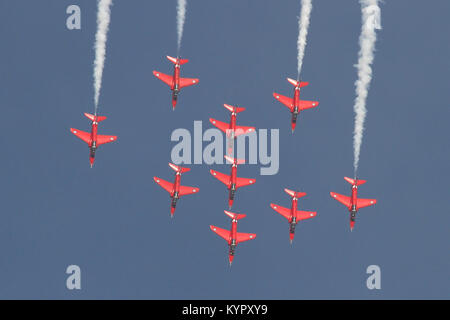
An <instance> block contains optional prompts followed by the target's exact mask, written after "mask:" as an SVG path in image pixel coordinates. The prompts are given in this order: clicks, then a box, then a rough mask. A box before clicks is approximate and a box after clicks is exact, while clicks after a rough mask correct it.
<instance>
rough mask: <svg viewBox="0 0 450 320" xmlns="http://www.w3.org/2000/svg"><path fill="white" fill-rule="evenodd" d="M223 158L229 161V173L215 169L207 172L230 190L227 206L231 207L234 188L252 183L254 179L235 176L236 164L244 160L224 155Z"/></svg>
mask: <svg viewBox="0 0 450 320" xmlns="http://www.w3.org/2000/svg"><path fill="white" fill-rule="evenodd" d="M225 159H226V160H227V161H228V162H230V163H231V173H230V175H226V174H224V173H221V172H218V171H215V170H209V172H211V174H212V175H213V177H214V178H216V179H217V180H219V181H220V182H222V183H223V184H225V185H226V186H227V189H228V190H229V191H230V192H229V195H228V206H229V208H230V209H231V207H232V206H233V201H234V195H235V193H236V190H237V189H238V188H240V187H245V186H248V185H250V184H254V183H255V179H249V178H239V177H238V176H237V166H238V165H239V164H243V163H245V160H242V159H233V158H231V157H229V156H225Z"/></svg>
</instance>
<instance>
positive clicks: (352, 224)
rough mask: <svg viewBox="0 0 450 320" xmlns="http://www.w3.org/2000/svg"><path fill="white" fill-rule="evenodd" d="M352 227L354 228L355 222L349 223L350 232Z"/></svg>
mask: <svg viewBox="0 0 450 320" xmlns="http://www.w3.org/2000/svg"><path fill="white" fill-rule="evenodd" d="M354 227H355V221H350V231H353V228H354Z"/></svg>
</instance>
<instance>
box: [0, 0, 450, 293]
mask: <svg viewBox="0 0 450 320" xmlns="http://www.w3.org/2000/svg"><path fill="white" fill-rule="evenodd" d="M299 2H300V1H250V0H248V1H228V2H220V1H188V9H187V16H186V23H185V28H184V35H183V42H182V48H181V54H182V56H183V57H185V58H188V59H190V62H189V63H188V64H186V65H184V66H183V67H182V75H183V76H185V77H198V78H199V79H200V83H199V85H198V86H194V87H190V88H186V89H184V90H183V91H182V92H181V94H180V99H179V103H178V106H177V109H176V111H175V112H173V111H172V108H171V103H170V92H169V90H168V88H167V86H166V85H164V84H163V83H161V82H160V81H158V80H157V79H156V78H154V76H153V75H152V71H153V70H155V69H156V70H159V71H161V72H165V73H169V74H170V73H171V72H172V65H171V64H170V63H169V62H168V61H167V60H165V58H164V56H165V55H176V41H177V40H176V9H175V6H176V2H175V1H143V0H139V1H138V0H136V1H124V0H116V1H114V5H113V7H112V15H111V24H110V32H109V38H108V43H107V50H106V63H105V69H104V73H103V87H102V91H101V94H100V107H99V111H100V114H102V115H105V116H107V117H108V119H107V120H106V121H104V122H102V123H101V124H100V129H99V130H100V133H101V134H114V135H117V136H118V140H117V142H114V143H112V144H109V145H105V146H102V147H101V148H100V149H99V150H98V153H97V160H96V163H95V167H94V168H93V169H90V168H89V161H88V149H87V147H86V145H85V144H83V143H82V142H81V141H80V140H78V139H76V138H75V137H74V136H73V135H71V134H70V132H69V128H70V127H75V128H78V129H81V130H89V121H88V120H87V119H86V118H84V116H83V115H82V114H83V112H92V111H93V109H94V106H93V95H94V90H93V80H92V65H93V61H94V50H93V45H94V36H95V31H96V4H95V2H94V1H87V0H84V1H82V0H74V1H49V0H45V1H39V2H37V1H23V0H21V1H3V2H2V3H1V4H0V38H1V39H2V43H3V46H2V50H1V51H0V57H1V63H0V101H1V105H2V117H0V133H1V134H0V143H1V146H2V151H3V157H2V158H1V159H2V160H0V161H1V166H0V177H1V178H2V179H1V180H2V183H0V188H1V189H0V190H1V194H2V201H1V207H2V210H1V213H0V251H1V252H2V255H1V256H0V270H1V272H0V298H3V299H5V298H61V299H78V298H86V299H92V298H137V299H310V298H325V299H329V298H338V299H342V298H351V299H355V298H361V299H379V298H384V299H393V298H414V299H415V298H448V297H449V295H448V287H449V286H450V281H449V279H450V277H449V267H450V257H449V250H448V249H449V233H448V226H449V223H450V216H449V214H448V204H449V203H448V196H449V195H448V170H449V165H448V164H449V163H450V149H449V147H450V145H449V142H448V141H449V140H448V136H449V135H448V134H449V130H448V128H449V126H448V119H449V117H450V109H449V108H448V101H449V99H450V90H449V88H450V81H449V78H448V71H449V67H450V64H449V62H448V58H447V57H449V56H450V42H449V41H447V40H445V36H443V35H445V34H446V32H445V30H448V29H449V28H450V20H449V19H448V12H449V10H450V3H449V2H448V1H444V0H441V1H439V0H435V1H431V2H430V3H427V5H426V6H425V5H424V4H423V2H422V1H406V0H401V1H389V2H388V1H385V2H384V3H382V4H381V22H382V26H383V29H382V30H380V31H378V32H377V33H378V40H377V43H376V54H375V61H374V65H373V72H374V76H373V80H372V83H371V88H370V92H369V96H368V100H367V108H368V114H367V118H366V130H365V134H364V138H363V145H362V149H361V158H360V166H359V175H360V177H361V178H362V179H367V180H368V182H367V183H366V184H365V185H364V186H362V187H361V188H360V190H359V192H360V196H361V197H368V198H377V199H378V203H377V204H376V205H375V206H374V207H370V208H366V209H363V210H361V211H360V212H359V213H358V216H357V221H356V227H355V229H354V231H353V232H352V233H351V232H350V230H349V225H348V212H347V211H346V209H345V207H343V206H342V205H340V204H339V203H338V202H336V201H333V199H331V197H330V196H329V192H330V191H335V192H339V193H344V194H347V193H349V192H350V185H349V184H347V183H346V182H345V181H344V179H343V177H344V176H351V175H352V174H353V146H352V132H353V101H354V97H355V93H354V82H355V80H356V69H355V68H354V64H355V63H356V61H357V52H358V50H359V47H358V37H359V33H360V27H361V26H360V23H361V21H360V20H361V15H360V5H359V3H358V2H357V1H345V2H344V1H331V0H329V1H313V11H312V15H311V24H310V29H309V34H308V44H307V47H306V53H305V57H304V62H303V69H302V78H303V79H304V80H305V81H309V82H310V85H309V86H308V87H306V88H305V89H304V90H303V91H302V98H304V99H308V100H318V101H319V102H320V105H319V106H318V107H317V108H315V109H312V110H307V111H305V112H304V113H303V114H301V115H300V117H299V122H298V124H297V129H296V131H295V134H294V135H292V134H291V131H290V125H289V113H288V112H287V110H286V108H285V107H283V106H282V105H281V104H279V103H278V102H277V101H275V99H274V98H273V97H272V92H273V91H276V92H279V93H281V94H284V95H291V94H292V86H291V85H289V83H287V81H286V80H285V78H286V77H287V76H289V77H295V76H296V70H297V61H296V57H297V51H296V40H297V34H298V22H297V16H298V15H299V11H300V5H299ZM71 4H77V5H79V6H80V8H81V14H82V22H81V23H82V25H81V30H73V31H71V30H68V29H67V28H66V18H67V14H66V13H65V12H66V8H67V6H69V5H71ZM223 103H228V104H232V105H239V106H243V107H245V108H247V110H246V111H245V112H243V113H241V114H239V116H238V122H239V123H240V124H242V125H253V126H255V127H257V128H268V129H270V128H279V129H280V170H279V172H278V174H277V175H274V176H260V175H259V168H260V166H259V165H249V166H242V167H240V168H239V175H240V176H244V177H255V178H256V180H257V181H256V184H255V185H253V186H250V187H246V188H242V189H240V190H239V191H238V193H237V196H236V201H235V206H234V207H233V209H234V211H236V212H240V213H246V214H247V218H245V219H243V220H241V221H240V222H239V226H238V229H239V230H240V231H242V232H252V233H256V234H257V239H255V240H254V241H250V242H246V243H243V244H241V245H240V246H238V248H237V255H236V258H235V260H234V263H233V267H232V268H230V267H229V266H228V263H227V247H226V243H225V241H223V240H222V239H220V238H219V237H217V236H216V235H214V234H213V233H212V232H211V231H210V230H209V225H210V224H214V225H217V226H219V227H224V228H228V227H229V224H230V221H229V218H228V217H227V216H225V214H223V210H224V209H226V208H227V206H226V204H227V193H226V189H225V187H224V186H223V185H222V184H221V183H219V182H218V181H216V180H215V179H213V178H212V177H211V175H210V174H209V169H215V170H218V171H222V172H228V171H229V167H228V166H227V165H213V166H207V165H192V166H190V167H191V168H192V170H191V172H189V173H187V174H185V175H183V177H182V183H183V184H184V185H192V186H197V187H199V188H200V192H199V194H197V195H192V196H186V197H184V198H183V199H181V201H180V202H179V205H178V207H177V211H176V214H175V218H174V219H170V217H169V197H168V194H167V193H166V192H165V191H164V190H162V189H161V188H160V187H159V186H157V185H156V184H155V183H154V182H153V176H155V175H157V176H159V177H161V178H163V179H166V180H169V181H170V180H172V179H173V171H171V170H170V168H169V167H168V166H167V163H168V162H169V161H170V151H171V149H172V147H173V146H174V145H175V143H173V142H171V141H170V134H171V133H172V131H173V130H174V129H176V128H186V129H188V130H192V128H193V122H194V120H201V121H203V127H204V129H206V128H210V127H211V125H210V124H209V122H208V119H209V118H210V117H214V118H216V119H219V120H223V121H227V120H228V118H229V113H228V111H226V110H225V109H224V108H223V107H222V104H223ZM285 187H288V188H291V189H294V188H298V189H300V190H301V191H304V192H307V193H308V195H307V196H306V197H305V198H302V199H300V201H299V207H300V209H303V210H313V211H317V217H316V218H314V219H311V220H308V221H305V222H304V223H301V224H300V225H299V226H298V227H297V231H296V237H295V241H294V245H292V246H290V245H289V237H288V224H287V222H286V220H284V219H283V218H282V217H281V216H280V215H278V214H276V213H275V212H274V211H273V210H272V209H271V208H270V207H269V203H270V202H275V203H278V204H280V205H283V206H289V197H288V196H287V195H286V194H285V193H284V192H283V188H285ZM71 264H76V265H79V266H80V268H81V272H82V280H81V281H82V289H81V290H80V291H76V290H75V291H69V290H67V288H66V286H65V283H66V277H67V275H66V274H65V270H66V268H67V266H68V265H71ZM373 264H375V265H379V266H380V268H381V286H382V289H381V290H368V289H367V287H366V278H367V277H368V275H367V274H366V268H367V267H368V266H369V265H373Z"/></svg>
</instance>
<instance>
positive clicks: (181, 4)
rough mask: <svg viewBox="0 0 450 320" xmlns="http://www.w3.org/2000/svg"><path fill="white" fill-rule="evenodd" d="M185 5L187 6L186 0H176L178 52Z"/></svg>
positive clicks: (184, 16)
mask: <svg viewBox="0 0 450 320" xmlns="http://www.w3.org/2000/svg"><path fill="white" fill-rule="evenodd" d="M186 6H187V3H186V0H178V3H177V32H178V47H177V51H178V53H179V52H180V48H181V38H182V37H183V28H184V20H185V18H186Z"/></svg>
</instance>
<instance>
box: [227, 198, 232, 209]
mask: <svg viewBox="0 0 450 320" xmlns="http://www.w3.org/2000/svg"><path fill="white" fill-rule="evenodd" d="M232 206H233V200H231V199H229V200H228V208H229V209H231V207H232Z"/></svg>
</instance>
